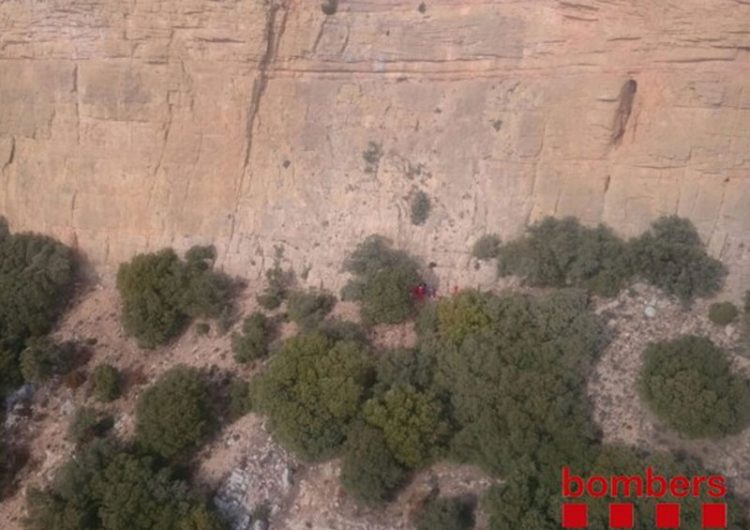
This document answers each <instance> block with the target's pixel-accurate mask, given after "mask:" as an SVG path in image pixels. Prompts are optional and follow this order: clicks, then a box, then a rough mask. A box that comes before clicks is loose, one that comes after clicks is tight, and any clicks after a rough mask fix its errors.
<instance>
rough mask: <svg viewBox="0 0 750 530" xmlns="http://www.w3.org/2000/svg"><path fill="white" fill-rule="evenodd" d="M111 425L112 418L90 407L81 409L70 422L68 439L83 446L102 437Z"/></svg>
mask: <svg viewBox="0 0 750 530" xmlns="http://www.w3.org/2000/svg"><path fill="white" fill-rule="evenodd" d="M113 425H114V421H113V420H112V416H110V415H108V414H106V413H104V412H102V411H100V410H97V409H95V408H92V407H81V408H79V409H78V410H77V411H76V413H75V416H73V420H72V421H71V422H70V426H69V427H68V439H70V440H72V441H74V442H75V443H76V444H78V445H84V444H87V443H89V442H90V441H92V440H93V439H95V438H99V437H101V436H104V435H105V434H106V433H107V431H109V430H110V429H111V428H112V426H113Z"/></svg>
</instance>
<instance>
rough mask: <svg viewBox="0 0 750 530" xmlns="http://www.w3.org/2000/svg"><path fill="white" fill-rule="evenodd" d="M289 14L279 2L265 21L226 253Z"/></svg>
mask: <svg viewBox="0 0 750 530" xmlns="http://www.w3.org/2000/svg"><path fill="white" fill-rule="evenodd" d="M279 10H281V11H283V14H282V16H281V21H280V22H279V24H278V28H277V27H276V25H277V18H278V12H279ZM288 14H289V9H288V6H287V2H280V3H276V2H274V3H272V4H271V7H270V10H269V13H268V18H267V19H266V28H265V41H266V50H265V52H264V53H263V56H262V57H261V59H260V62H259V63H258V76H257V77H256V79H255V81H254V82H253V89H252V93H251V95H250V105H249V107H248V111H247V128H246V132H245V135H246V138H247V141H246V143H245V156H244V161H243V164H242V170H241V172H240V177H239V179H238V182H237V185H236V187H235V190H234V192H235V193H234V195H235V205H234V211H233V213H232V224H231V226H230V229H229V237H228V238H227V247H226V251H225V252H228V251H229V247H230V246H231V244H232V241H233V239H234V232H235V229H236V227H237V214H238V213H239V209H240V202H241V195H242V190H243V189H244V186H245V178H246V175H247V168H248V165H249V163H250V156H251V154H252V150H253V136H254V134H255V124H256V121H258V112H259V110H260V103H261V100H262V99H263V94H265V92H266V88H267V86H268V78H269V72H268V70H269V68H270V66H271V65H272V64H273V62H274V61H275V60H276V54H277V53H278V49H279V44H280V42H281V38H282V36H283V34H284V28H285V27H286V19H287V15H288Z"/></svg>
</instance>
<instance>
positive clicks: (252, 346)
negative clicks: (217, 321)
mask: <svg viewBox="0 0 750 530" xmlns="http://www.w3.org/2000/svg"><path fill="white" fill-rule="evenodd" d="M272 333H273V327H272V325H271V323H270V322H269V320H268V318H267V317H266V315H264V314H263V313H260V312H258V311H256V312H255V313H253V314H251V315H250V316H248V317H247V318H245V320H244V321H243V322H242V335H239V334H237V333H235V334H233V335H232V350H233V351H234V359H235V360H236V361H237V362H238V363H247V362H250V361H254V360H257V359H261V358H263V357H265V356H266V355H268V345H269V343H270V341H271V334H272Z"/></svg>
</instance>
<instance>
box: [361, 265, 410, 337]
mask: <svg viewBox="0 0 750 530" xmlns="http://www.w3.org/2000/svg"><path fill="white" fill-rule="evenodd" d="M419 280H420V278H419V275H418V274H417V273H416V271H414V269H412V268H410V267H405V266H400V267H397V268H394V269H388V270H383V271H380V272H378V273H376V274H375V275H374V276H373V277H372V278H371V279H370V281H369V282H368V283H367V285H365V289H364V292H363V294H362V319H363V321H364V322H367V323H370V324H377V323H380V324H397V323H399V322H403V321H404V320H407V319H409V318H411V317H413V316H414V314H415V313H416V308H415V305H414V299H413V298H412V296H411V289H412V288H413V286H414V285H416V284H418V283H419Z"/></svg>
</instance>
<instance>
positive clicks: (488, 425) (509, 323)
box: [421, 291, 606, 473]
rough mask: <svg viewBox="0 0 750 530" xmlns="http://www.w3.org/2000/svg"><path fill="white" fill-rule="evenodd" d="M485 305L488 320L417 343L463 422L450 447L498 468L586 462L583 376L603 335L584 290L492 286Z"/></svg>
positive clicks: (588, 437)
mask: <svg viewBox="0 0 750 530" xmlns="http://www.w3.org/2000/svg"><path fill="white" fill-rule="evenodd" d="M451 301H453V302H455V303H456V304H460V303H461V300H460V298H459V299H455V300H451ZM483 307H484V309H483V311H485V312H486V313H487V314H488V315H489V316H490V321H491V324H490V325H489V326H487V327H486V328H484V327H480V328H478V330H477V331H472V332H470V333H468V334H465V335H463V336H462V338H461V340H460V341H445V340H441V339H440V338H439V336H438V337H432V338H429V339H428V340H424V341H423V342H422V345H421V355H424V356H428V357H430V356H431V357H434V359H435V361H434V362H435V387H436V390H437V391H438V393H439V395H443V396H445V397H446V399H448V400H449V402H450V409H451V411H452V416H453V421H454V422H455V423H456V425H457V430H456V433H455V436H454V437H453V440H452V443H451V445H452V451H453V454H454V456H455V457H456V458H457V459H459V460H461V461H467V462H472V463H475V464H478V465H481V466H482V467H483V468H485V469H486V470H488V471H490V472H493V473H507V472H508V470H509V469H512V468H513V467H514V466H515V465H516V463H517V462H518V461H522V460H526V459H532V461H534V462H537V461H538V465H539V466H541V467H544V466H553V467H554V466H556V465H557V464H558V462H568V463H570V464H569V465H573V463H574V462H580V461H581V459H584V458H586V455H587V452H588V451H589V449H590V448H591V446H592V444H594V443H595V442H596V441H597V439H598V433H597V431H596V429H595V427H594V424H593V422H592V421H591V418H590V413H589V409H588V405H587V400H586V394H585V385H586V379H587V376H588V374H589V373H590V370H591V366H592V364H593V361H594V359H595V357H596V356H597V354H598V353H599V352H600V351H601V349H602V348H603V346H604V344H605V343H606V336H605V334H604V326H603V325H602V323H601V322H600V321H599V320H598V319H597V318H596V317H595V316H594V315H593V314H592V313H591V312H590V310H589V305H588V299H587V296H586V294H585V293H583V292H580V291H569V292H568V291H560V292H555V293H552V294H550V295H548V296H545V297H539V298H530V297H524V296H519V295H513V296H506V297H503V298H497V297H490V296H488V298H487V300H486V301H484V302H483ZM442 332H443V330H442V329H439V330H438V334H441V333H442Z"/></svg>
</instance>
